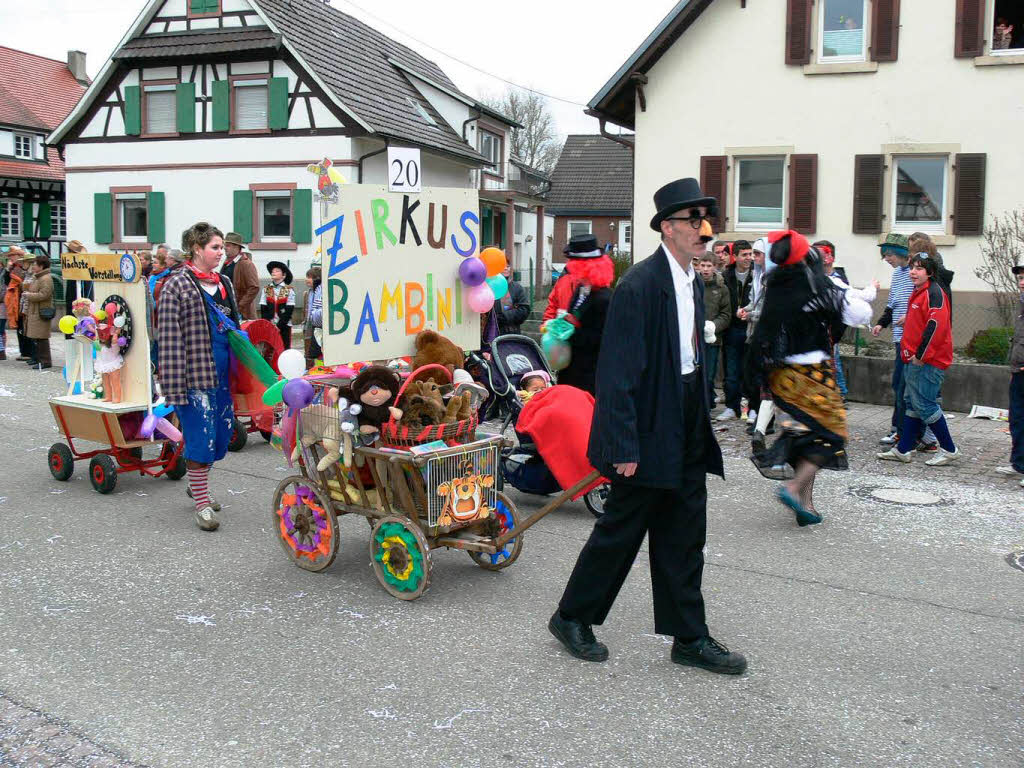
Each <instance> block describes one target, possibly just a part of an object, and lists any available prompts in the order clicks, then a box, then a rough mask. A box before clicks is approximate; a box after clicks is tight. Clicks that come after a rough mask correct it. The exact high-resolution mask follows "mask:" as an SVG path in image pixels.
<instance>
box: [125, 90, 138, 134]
mask: <svg viewBox="0 0 1024 768" xmlns="http://www.w3.org/2000/svg"><path fill="white" fill-rule="evenodd" d="M124 132H125V133H127V134H128V135H129V136H138V135H139V134H140V133H142V89H141V88H140V87H139V86H137V85H126V86H125V89H124Z"/></svg>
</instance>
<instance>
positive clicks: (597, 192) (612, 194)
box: [547, 135, 633, 215]
mask: <svg viewBox="0 0 1024 768" xmlns="http://www.w3.org/2000/svg"><path fill="white" fill-rule="evenodd" d="M547 200H548V209H549V212H551V213H554V214H556V215H557V213H558V210H559V209H563V210H578V211H583V210H586V211H591V210H592V211H624V210H625V211H628V210H632V208H633V153H632V151H631V150H630V149H629V148H628V147H624V146H623V145H622V144H619V143H618V142H616V141H612V140H611V139H606V138H605V137H604V136H596V135H571V136H569V137H567V138H566V140H565V145H564V146H563V147H562V154H561V156H560V157H559V158H558V164H557V165H556V166H555V170H554V171H553V172H552V174H551V191H550V192H549V193H548V195H547Z"/></svg>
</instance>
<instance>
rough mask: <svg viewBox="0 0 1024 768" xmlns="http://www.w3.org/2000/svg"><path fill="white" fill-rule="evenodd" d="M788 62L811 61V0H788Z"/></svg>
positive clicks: (801, 62)
mask: <svg viewBox="0 0 1024 768" xmlns="http://www.w3.org/2000/svg"><path fill="white" fill-rule="evenodd" d="M786 63H787V64H810V63H811V0H786Z"/></svg>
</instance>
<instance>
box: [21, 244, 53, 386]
mask: <svg viewBox="0 0 1024 768" xmlns="http://www.w3.org/2000/svg"><path fill="white" fill-rule="evenodd" d="M29 269H30V270H31V271H32V282H31V283H30V284H26V285H27V287H26V288H25V290H23V291H22V294H21V298H22V299H23V300H24V301H26V302H27V308H26V311H25V320H26V328H25V333H26V334H27V335H28V337H29V338H30V339H32V341H33V344H34V348H35V357H34V358H32V359H31V360H29V361H28V364H29V365H30V366H32V367H34V368H38V369H39V370H45V369H47V368H52V367H53V364H52V362H51V361H50V321H51V320H52V319H53V315H54V306H53V278H52V277H51V276H50V257H49V256H36V257H35V259H34V260H33V261H32V263H31V266H30V267H29Z"/></svg>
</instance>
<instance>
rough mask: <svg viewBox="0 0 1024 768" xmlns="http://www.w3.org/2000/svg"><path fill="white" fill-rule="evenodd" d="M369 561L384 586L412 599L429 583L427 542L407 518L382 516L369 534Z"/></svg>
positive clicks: (399, 597) (398, 596)
mask: <svg viewBox="0 0 1024 768" xmlns="http://www.w3.org/2000/svg"><path fill="white" fill-rule="evenodd" d="M370 564H371V565H372V566H373V572H374V573H375V574H377V580H378V581H379V582H380V583H381V584H383V585H384V589H386V590H387V591H388V592H390V593H391V594H392V595H393V596H394V597H397V598H398V599H399V600H415V599H416V598H418V597H419V596H420V595H422V594H423V593H424V592H426V591H427V587H429V586H430V545H429V544H428V543H427V540H426V538H424V536H423V534H422V533H421V532H420V529H419V528H418V527H417V526H416V525H415V524H413V523H412V522H411V521H410V520H409V518H407V517H401V516H398V515H389V516H388V517H382V518H381V519H380V521H379V522H378V523H377V524H376V525H375V526H374V528H373V533H371V534H370Z"/></svg>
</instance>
